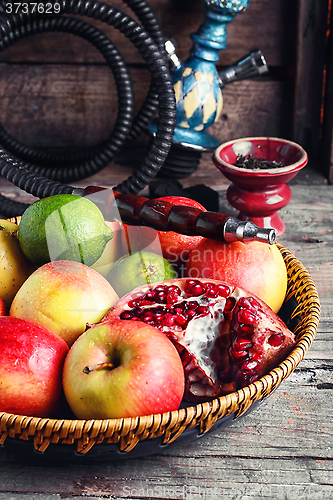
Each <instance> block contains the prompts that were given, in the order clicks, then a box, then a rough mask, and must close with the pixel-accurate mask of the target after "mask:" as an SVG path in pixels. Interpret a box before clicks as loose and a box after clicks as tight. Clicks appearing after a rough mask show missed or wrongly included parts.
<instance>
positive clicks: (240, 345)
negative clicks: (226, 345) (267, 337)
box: [232, 338, 253, 350]
mask: <svg viewBox="0 0 333 500" xmlns="http://www.w3.org/2000/svg"><path fill="white" fill-rule="evenodd" d="M252 346H253V342H251V341H250V340H249V339H246V338H237V340H236V342H234V343H233V346H232V347H233V349H236V350H238V349H242V350H243V349H249V348H250V347H252Z"/></svg>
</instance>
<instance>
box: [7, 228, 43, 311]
mask: <svg viewBox="0 0 333 500" xmlns="http://www.w3.org/2000/svg"><path fill="white" fill-rule="evenodd" d="M18 228H19V227H18V225H17V224H15V223H14V222H11V221H9V220H6V219H0V297H1V298H2V299H3V301H4V302H5V304H6V307H7V309H8V310H9V308H10V305H11V302H12V300H13V298H14V296H15V294H16V292H17V291H18V289H19V288H20V287H21V285H22V284H23V282H24V281H25V280H26V279H27V278H28V276H30V274H31V273H32V272H33V271H34V270H35V269H36V266H34V265H33V264H32V263H31V262H30V261H29V260H28V259H27V258H26V257H25V255H24V253H23V252H22V250H21V247H20V244H19V241H18V239H17V231H18Z"/></svg>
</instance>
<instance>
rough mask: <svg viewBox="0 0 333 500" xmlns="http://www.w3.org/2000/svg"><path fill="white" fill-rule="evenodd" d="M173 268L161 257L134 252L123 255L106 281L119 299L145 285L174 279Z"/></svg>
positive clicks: (148, 253) (150, 253) (149, 253)
mask: <svg viewBox="0 0 333 500" xmlns="http://www.w3.org/2000/svg"><path fill="white" fill-rule="evenodd" d="M176 276H177V274H176V271H175V269H174V267H173V266H172V265H171V264H170V262H168V261H167V260H166V259H164V258H163V257H162V255H158V254H155V253H152V252H144V251H143V252H135V253H133V254H131V255H124V256H123V257H121V258H120V259H118V260H117V262H116V263H115V264H114V266H113V267H112V268H111V271H110V272H109V274H108V276H107V279H108V281H109V282H110V283H111V285H112V287H113V288H114V289H115V291H116V292H117V294H118V295H119V297H123V296H124V295H126V293H128V292H131V291H132V290H133V289H134V288H136V287H137V286H140V285H146V284H147V283H155V282H156V281H162V280H167V279H171V278H176Z"/></svg>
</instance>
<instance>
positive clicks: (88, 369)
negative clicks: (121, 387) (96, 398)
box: [82, 363, 114, 375]
mask: <svg viewBox="0 0 333 500" xmlns="http://www.w3.org/2000/svg"><path fill="white" fill-rule="evenodd" d="M105 368H108V369H109V370H112V369H113V368H114V364H113V363H98V364H97V365H90V366H85V367H84V368H83V370H82V371H83V373H87V374H88V375H89V373H91V372H93V371H96V370H104V369H105Z"/></svg>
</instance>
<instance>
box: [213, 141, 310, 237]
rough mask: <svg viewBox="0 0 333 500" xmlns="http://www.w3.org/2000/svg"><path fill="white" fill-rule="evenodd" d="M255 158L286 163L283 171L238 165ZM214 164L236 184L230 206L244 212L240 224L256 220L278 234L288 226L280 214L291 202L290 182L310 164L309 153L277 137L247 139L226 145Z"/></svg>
mask: <svg viewBox="0 0 333 500" xmlns="http://www.w3.org/2000/svg"><path fill="white" fill-rule="evenodd" d="M240 155H243V156H247V155H252V156H255V157H258V158H264V159H266V160H268V161H275V162H277V163H282V164H283V167H274V168H269V169H258V170H252V169H246V168H241V167H236V166H235V165H234V164H235V162H236V160H237V158H238V156H240ZM213 162H214V164H215V166H216V167H217V168H218V169H219V170H220V172H221V173H222V174H223V175H224V176H225V177H226V178H227V179H229V180H230V181H232V184H231V185H230V186H229V188H228V191H227V198H228V201H229V203H230V204H231V205H232V206H233V207H235V208H237V209H238V210H239V211H240V212H239V214H238V218H239V219H240V220H252V221H253V222H255V223H256V224H257V225H258V226H260V227H273V228H275V229H276V230H277V233H278V234H281V233H282V232H283V231H284V228H285V226H284V223H283V221H282V219H281V217H280V215H279V214H278V213H277V211H278V210H280V209H281V208H283V207H285V206H286V205H287V203H289V201H290V199H291V196H292V194H291V190H290V188H289V186H288V185H287V184H286V182H288V181H290V180H291V179H292V178H293V177H295V175H296V174H297V173H298V172H299V170H301V169H302V168H303V167H305V165H306V164H307V162H308V155H307V153H306V152H305V150H304V149H303V148H302V147H301V146H299V145H298V144H296V143H295V142H291V141H288V140H286V139H279V138H276V137H247V138H242V139H236V140H233V141H229V142H226V143H224V144H222V145H221V146H219V147H218V148H217V149H216V150H215V153H214V155H213Z"/></svg>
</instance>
